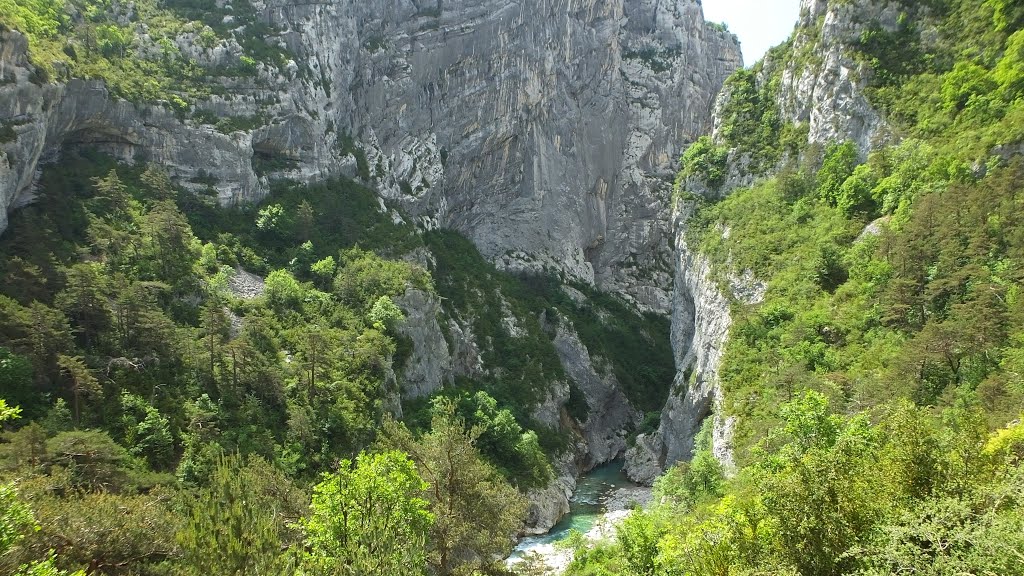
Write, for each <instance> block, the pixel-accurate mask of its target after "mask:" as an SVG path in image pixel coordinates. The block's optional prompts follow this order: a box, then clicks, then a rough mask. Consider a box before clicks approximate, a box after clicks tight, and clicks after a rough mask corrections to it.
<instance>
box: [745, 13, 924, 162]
mask: <svg viewBox="0 0 1024 576" xmlns="http://www.w3.org/2000/svg"><path fill="white" fill-rule="evenodd" d="M880 6H881V7H880ZM904 10H905V7H904V6H901V5H900V3H899V2H895V1H893V2H881V3H880V2H878V1H877V0H852V1H850V2H829V1H828V0H801V3H800V21H799V23H798V24H797V28H796V31H795V33H794V35H793V47H792V52H791V53H790V56H791V57H790V58H789V59H788V60H787V61H785V62H773V61H771V59H770V57H769V59H768V60H766V62H765V65H764V71H763V72H762V76H764V77H767V75H769V74H773V73H775V70H774V68H775V67H776V66H782V67H783V70H782V81H781V83H780V85H779V94H778V103H779V109H780V111H781V113H782V118H783V119H785V120H788V121H790V122H794V123H800V122H806V123H808V128H809V132H808V140H809V141H810V142H814V143H822V144H824V143H827V142H836V141H844V140H851V141H853V142H855V143H856V144H857V147H858V149H859V150H860V151H861V152H862V153H864V154H867V152H868V150H870V149H871V148H872V147H873V145H874V144H875V139H876V138H877V137H879V136H880V135H881V132H883V128H884V125H885V124H884V122H883V120H882V118H881V116H880V115H879V114H878V112H877V111H876V110H875V109H874V108H873V107H872V106H871V104H870V103H869V102H868V100H867V97H866V96H865V94H864V89H865V88H866V87H867V85H868V82H869V81H870V78H871V68H870V66H869V65H868V64H867V63H866V62H865V61H863V60H857V59H855V58H854V57H853V54H852V50H851V48H852V46H854V45H855V44H856V43H857V42H858V41H859V40H860V37H861V34H862V33H863V32H865V31H866V30H869V29H871V28H875V27H877V28H880V29H882V30H886V31H889V32H893V31H896V30H897V29H898V27H899V19H900V13H901V12H903V11H904Z"/></svg>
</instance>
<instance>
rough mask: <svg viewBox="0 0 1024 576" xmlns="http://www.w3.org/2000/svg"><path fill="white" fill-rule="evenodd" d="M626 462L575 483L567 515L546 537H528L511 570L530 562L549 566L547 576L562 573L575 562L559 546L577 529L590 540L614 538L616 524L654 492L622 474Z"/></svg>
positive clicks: (518, 549)
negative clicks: (526, 561)
mask: <svg viewBox="0 0 1024 576" xmlns="http://www.w3.org/2000/svg"><path fill="white" fill-rule="evenodd" d="M622 466H623V462H622V461H621V460H616V461H613V462H610V463H608V464H605V465H603V466H599V467H597V468H594V469H593V470H591V471H590V472H589V473H587V474H586V475H584V476H583V477H581V478H580V479H579V481H578V482H577V483H576V492H575V493H574V494H573V496H572V499H571V500H570V501H569V513H568V514H566V515H565V516H564V517H563V518H562V519H561V520H560V521H559V522H558V523H557V524H555V525H554V527H552V528H551V530H550V531H549V532H548V533H547V534H541V535H539V536H528V537H526V538H523V539H522V540H520V542H519V544H518V545H517V546H516V548H515V550H513V551H512V555H511V556H509V557H508V560H506V564H507V565H508V566H509V567H512V566H515V565H516V564H519V563H520V562H523V561H525V560H527V559H530V560H531V561H534V562H536V561H538V560H539V561H540V562H543V563H544V564H545V565H546V567H547V568H546V573H547V574H551V575H554V574H561V573H562V571H563V570H565V567H566V566H567V565H568V564H569V562H570V561H572V557H571V556H572V552H571V551H570V550H567V549H565V548H564V547H562V546H559V543H560V542H562V541H563V540H565V539H566V538H568V537H569V534H570V532H571V531H572V530H578V531H579V532H581V533H582V534H583V535H584V537H585V538H587V539H588V540H591V541H596V540H602V539H607V538H612V537H614V536H615V525H616V524H617V523H618V522H619V521H621V520H622V519H623V518H625V517H626V516H627V515H628V514H629V511H630V510H631V509H632V508H634V507H636V506H642V505H644V504H646V503H647V502H648V501H649V500H650V498H651V489H650V488H646V487H643V486H638V485H637V484H636V483H634V482H632V481H630V480H629V478H627V477H626V475H625V474H624V473H623V471H622Z"/></svg>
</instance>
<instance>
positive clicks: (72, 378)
mask: <svg viewBox="0 0 1024 576" xmlns="http://www.w3.org/2000/svg"><path fill="white" fill-rule="evenodd" d="M57 364H58V365H59V366H60V369H61V371H62V372H64V373H65V374H66V375H67V377H68V382H69V389H70V391H71V398H72V400H73V402H74V411H75V426H78V425H79V424H81V422H82V398H83V397H85V396H93V395H95V394H98V393H99V392H100V384H99V380H97V379H96V377H95V376H93V374H92V370H90V369H89V367H88V366H86V365H85V361H84V360H83V359H82V357H81V356H66V355H64V354H61V355H60V356H58V357H57Z"/></svg>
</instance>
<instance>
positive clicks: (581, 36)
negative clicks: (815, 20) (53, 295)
mask: <svg viewBox="0 0 1024 576" xmlns="http://www.w3.org/2000/svg"><path fill="white" fill-rule="evenodd" d="M254 6H255V8H256V9H257V10H258V12H259V16H258V17H259V19H260V20H262V21H263V22H264V23H266V24H268V25H269V26H270V29H271V30H274V31H275V32H274V33H273V36H272V37H268V38H267V41H268V42H269V43H275V44H280V45H282V46H284V47H286V48H287V50H288V52H289V53H290V54H292V55H293V56H294V59H293V60H291V61H290V62H289V63H288V65H287V66H284V67H283V69H280V70H279V69H277V68H274V67H272V66H269V65H266V66H264V65H262V64H261V68H260V73H259V74H258V75H257V77H256V78H253V79H249V80H244V79H241V80H240V79H235V80H232V85H231V87H230V88H231V89H230V90H229V92H228V95H226V96H214V97H211V98H210V99H209V100H206V101H200V102H197V103H195V105H194V106H193V108H192V110H191V112H189V113H186V114H184V115H182V114H175V113H173V112H172V111H171V110H170V106H167V105H162V104H160V103H150V104H133V103H128V102H125V101H121V100H118V99H116V98H113V97H112V96H111V95H110V94H109V93H108V91H107V90H106V89H105V87H104V85H103V84H102V83H101V82H98V81H92V82H81V81H71V82H69V83H67V84H36V83H33V82H32V80H31V79H32V77H33V68H32V66H31V65H30V64H29V63H28V61H27V58H26V50H25V48H26V46H25V40H24V38H23V37H21V35H20V34H17V33H16V32H4V33H3V36H2V42H3V44H2V47H0V72H2V75H3V77H4V78H5V81H4V82H2V83H0V122H4V123H5V125H6V124H12V125H16V132H17V135H16V137H15V138H14V139H13V140H12V141H10V142H4V143H2V144H0V150H2V154H3V161H2V162H0V201H2V204H3V208H4V209H5V210H9V209H12V208H14V207H17V206H18V205H21V204H24V203H26V202H28V201H30V199H31V186H32V181H33V178H34V174H35V171H36V169H37V167H38V166H39V164H40V162H41V161H45V160H46V159H52V158H55V157H56V155H57V154H58V153H59V151H60V150H61V148H62V147H64V146H67V145H75V144H90V145H98V146H100V147H102V148H104V149H106V150H108V151H110V152H113V153H115V154H116V155H118V156H119V157H121V158H123V159H125V160H129V161H131V160H135V159H143V160H147V161H155V162H158V163H161V164H164V165H167V166H168V167H169V168H170V170H171V172H172V175H174V176H176V177H177V178H178V179H179V181H181V182H183V183H185V184H187V185H190V186H198V185H196V184H193V182H194V181H199V180H202V181H204V182H209V181H211V180H212V181H214V182H215V184H214V186H215V188H216V189H217V194H218V197H219V199H220V200H221V201H222V202H225V203H230V202H236V201H244V200H253V199H258V198H260V197H261V196H262V195H264V194H265V193H266V191H267V186H268V180H267V177H268V176H281V177H288V178H291V179H294V180H299V181H311V180H316V179H320V178H324V177H328V176H331V175H336V174H342V173H344V174H348V175H352V176H354V175H357V174H360V173H361V176H362V177H363V178H365V179H367V180H370V181H372V183H373V184H374V185H375V186H377V187H378V189H379V190H380V191H381V194H382V195H383V196H385V197H386V198H388V199H390V200H392V201H395V202H397V203H399V204H400V205H401V206H402V207H403V208H404V209H405V210H406V211H407V212H408V213H409V214H411V215H412V216H413V217H414V218H415V219H416V220H417V221H418V222H419V223H421V224H423V225H425V226H428V227H429V226H437V225H442V226H448V227H453V228H456V229H458V230H460V231H461V232H463V233H465V234H466V235H467V236H469V237H470V238H472V239H473V240H474V242H475V243H476V244H477V246H479V248H480V250H481V251H482V252H483V253H484V254H485V256H487V257H489V258H491V259H493V260H495V261H497V262H499V263H501V264H503V265H504V266H506V267H510V268H528V269H539V268H541V267H545V266H547V267H551V268H554V269H557V270H561V271H564V272H567V273H568V274H570V275H571V276H573V277H576V278H579V279H583V280H586V281H589V282H594V281H596V282H598V283H599V284H600V285H602V286H604V287H606V288H608V289H611V290H616V291H621V292H622V293H623V294H624V295H626V296H627V297H630V298H632V299H633V300H635V301H636V302H638V303H639V304H641V305H642V306H644V307H647V308H650V309H655V310H661V311H667V310H668V308H669V300H670V286H671V269H670V268H671V264H670V255H671V245H672V238H671V231H670V227H669V219H670V215H669V209H668V205H669V203H668V197H669V194H670V186H669V182H670V180H671V177H672V174H673V171H674V169H675V160H676V158H678V155H679V152H680V151H681V149H682V147H684V146H685V145H686V143H688V142H690V141H692V140H693V139H694V138H695V137H696V136H697V135H699V134H700V133H702V132H704V131H706V130H707V129H708V128H709V125H710V111H711V107H712V103H713V99H714V97H715V94H716V93H717V92H718V90H719V88H720V86H721V84H722V82H723V81H724V79H725V77H726V76H727V75H728V74H729V73H731V72H732V71H733V70H734V69H736V68H737V67H738V66H739V65H740V56H739V48H738V45H737V43H736V39H735V37H733V36H732V35H730V34H728V33H726V32H723V31H721V30H719V29H718V28H716V27H714V26H711V25H708V24H706V23H705V22H704V20H703V16H702V12H701V7H700V3H699V2H697V1H696V0H522V1H519V2H512V1H509V0H452V1H449V2H444V3H443V4H442V3H440V2H438V3H434V2H383V1H381V0H371V1H368V2H354V1H351V0H349V1H343V2H337V3H306V2H296V1H294V0H265V1H264V2H259V3H254ZM178 44H179V45H180V46H182V47H183V50H182V52H183V53H184V54H188V55H190V56H193V57H195V58H196V61H197V62H199V63H201V64H202V63H206V64H209V65H210V67H211V69H214V68H215V66H216V65H218V64H221V62H220V61H221V60H224V59H225V58H230V55H231V53H232V51H231V46H224V47H221V49H220V50H219V51H218V50H214V51H210V53H209V54H207V53H206V52H204V51H203V50H202V49H200V48H198V47H196V46H195V45H193V44H190V43H189V38H187V37H183V38H179V39H178ZM193 53H194V54H193ZM207 61H208V62H207ZM8 80H13V81H8ZM211 81H213V80H211ZM217 81H218V82H225V81H224V80H223V79H218V80H217ZM201 110H202V111H208V112H212V113H214V114H220V115H223V114H229V113H230V114H231V115H234V116H246V117H258V118H261V119H263V121H262V122H261V123H260V124H262V125H259V126H256V127H253V128H248V129H242V130H236V131H233V132H231V133H230V134H222V133H220V132H218V131H217V130H215V129H214V128H213V127H212V126H209V125H203V124H200V123H198V122H195V121H193V120H192V119H191V118H190V115H192V114H195V113H196V112H199V111H201ZM349 138H354V140H352V141H351V143H349V142H350V141H349ZM360 149H362V151H360ZM355 155H361V156H364V157H365V161H363V162H362V164H363V165H362V166H359V165H358V163H357V162H356V160H355ZM254 158H255V160H256V161H257V162H256V163H257V164H259V163H260V161H263V160H266V161H268V162H263V165H264V167H263V168H262V169H261V170H260V172H261V173H259V174H257V171H255V170H254V169H253V167H254ZM361 160H362V159H361ZM267 165H269V166H270V167H266V166H267ZM204 185H205V184H204ZM5 210H0V212H4V211H5ZM5 219H6V215H4V220H5ZM2 227H3V222H0V228H2Z"/></svg>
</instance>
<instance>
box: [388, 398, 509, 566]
mask: <svg viewBox="0 0 1024 576" xmlns="http://www.w3.org/2000/svg"><path fill="white" fill-rule="evenodd" d="M456 410H457V408H456V405H455V403H454V402H452V401H450V400H448V399H444V398H441V399H439V400H438V401H437V402H435V404H434V411H433V412H434V416H433V420H432V422H431V426H430V432H428V433H426V434H424V435H423V436H421V437H419V438H415V437H413V436H412V434H411V433H410V432H409V431H408V430H407V429H406V428H405V427H404V426H402V425H400V424H396V423H393V422H392V423H389V425H388V426H387V428H386V430H385V436H384V440H383V441H384V443H385V445H388V446H395V447H397V448H399V449H401V450H402V451H404V452H407V453H408V454H409V455H410V456H411V457H412V459H413V461H415V462H416V466H417V468H418V470H419V473H420V476H421V477H422V478H423V480H425V481H426V483H427V485H428V488H427V491H426V495H425V497H426V499H427V500H428V501H429V502H430V511H431V513H432V514H433V515H434V518H435V520H434V523H433V526H432V527H431V531H430V543H429V548H428V551H427V563H428V565H429V566H430V569H431V570H433V571H434V572H435V573H437V574H444V575H447V574H471V573H472V572H473V570H474V569H477V568H480V567H482V566H485V565H487V564H490V562H491V559H492V558H495V557H499V556H501V555H507V554H508V553H509V552H510V551H511V549H512V538H513V536H514V535H515V534H516V532H517V531H518V530H519V527H520V524H521V522H522V518H523V515H524V514H525V511H526V500H525V499H524V498H523V497H522V496H521V495H520V494H519V493H518V492H517V491H516V490H515V489H514V488H512V487H511V486H509V485H508V483H507V482H505V480H504V479H502V477H501V476H500V474H498V473H497V471H496V470H495V469H494V468H493V467H491V466H490V465H489V464H487V463H486V462H485V461H484V460H483V459H482V458H481V456H480V453H479V452H478V451H477V448H476V445H477V442H478V439H479V438H480V434H481V430H480V428H479V427H472V428H469V429H467V426H466V423H465V421H463V420H462V419H461V418H459V417H458V416H457V412H456Z"/></svg>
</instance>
